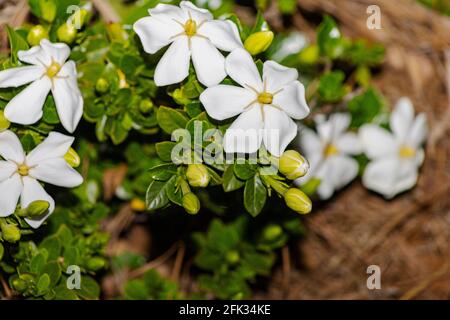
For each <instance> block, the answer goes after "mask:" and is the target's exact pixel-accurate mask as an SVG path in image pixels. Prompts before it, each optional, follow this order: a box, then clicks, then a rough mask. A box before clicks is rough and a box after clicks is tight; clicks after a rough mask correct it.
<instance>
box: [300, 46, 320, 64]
mask: <svg viewBox="0 0 450 320" xmlns="http://www.w3.org/2000/svg"><path fill="white" fill-rule="evenodd" d="M298 59H299V60H300V62H301V63H304V64H314V63H316V62H317V61H318V60H319V47H318V46H317V45H315V44H312V45H309V46H307V47H306V48H303V50H302V51H300V53H299V54H298Z"/></svg>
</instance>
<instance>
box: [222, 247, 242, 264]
mask: <svg viewBox="0 0 450 320" xmlns="http://www.w3.org/2000/svg"><path fill="white" fill-rule="evenodd" d="M225 258H226V259H227V261H228V262H229V263H230V264H236V263H238V262H239V259H240V258H241V256H240V255H239V252H238V251H237V250H230V251H228V252H227V253H226V254H225Z"/></svg>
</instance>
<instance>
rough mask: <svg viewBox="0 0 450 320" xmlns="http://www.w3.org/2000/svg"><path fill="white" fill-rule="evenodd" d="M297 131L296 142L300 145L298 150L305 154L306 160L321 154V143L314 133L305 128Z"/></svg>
mask: <svg viewBox="0 0 450 320" xmlns="http://www.w3.org/2000/svg"><path fill="white" fill-rule="evenodd" d="M298 131H299V132H298V141H299V144H300V149H301V150H302V152H304V153H305V156H306V157H307V158H310V157H312V156H314V155H316V154H320V155H322V154H323V145H322V141H320V138H319V136H318V135H317V133H316V132H314V131H313V130H311V129H309V128H307V127H305V126H302V127H301V128H299V130H298ZM308 160H309V159H308ZM311 169H312V167H311Z"/></svg>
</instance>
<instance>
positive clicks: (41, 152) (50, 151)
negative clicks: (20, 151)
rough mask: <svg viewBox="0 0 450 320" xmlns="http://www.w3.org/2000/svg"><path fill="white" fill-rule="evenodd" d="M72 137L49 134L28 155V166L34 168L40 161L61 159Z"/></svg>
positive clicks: (54, 133) (55, 133)
mask: <svg viewBox="0 0 450 320" xmlns="http://www.w3.org/2000/svg"><path fill="white" fill-rule="evenodd" d="M74 140H75V138H74V137H69V136H66V135H64V134H61V133H59V132H54V131H52V132H50V133H49V135H48V137H47V138H45V140H44V141H42V142H41V143H40V144H38V145H37V146H36V147H35V148H34V149H33V150H31V151H30V153H28V155H27V158H26V162H27V165H29V166H36V165H38V164H40V163H41V162H42V161H45V160H49V159H54V158H63V157H64V155H65V154H66V153H67V151H68V150H69V148H70V146H71V145H72V143H73V141H74Z"/></svg>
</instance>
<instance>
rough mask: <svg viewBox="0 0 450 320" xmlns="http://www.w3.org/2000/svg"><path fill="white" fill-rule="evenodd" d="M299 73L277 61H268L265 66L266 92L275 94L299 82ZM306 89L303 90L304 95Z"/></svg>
mask: <svg viewBox="0 0 450 320" xmlns="http://www.w3.org/2000/svg"><path fill="white" fill-rule="evenodd" d="M297 78H298V71H297V69H294V68H287V67H285V66H282V65H281V64H279V63H277V62H275V61H266V62H264V66H263V80H264V81H265V85H266V90H267V91H268V92H275V91H277V90H278V89H280V88H282V87H283V86H285V85H287V84H288V83H290V82H292V81H295V80H297ZM304 91H305V89H304V88H303V95H304Z"/></svg>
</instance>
